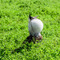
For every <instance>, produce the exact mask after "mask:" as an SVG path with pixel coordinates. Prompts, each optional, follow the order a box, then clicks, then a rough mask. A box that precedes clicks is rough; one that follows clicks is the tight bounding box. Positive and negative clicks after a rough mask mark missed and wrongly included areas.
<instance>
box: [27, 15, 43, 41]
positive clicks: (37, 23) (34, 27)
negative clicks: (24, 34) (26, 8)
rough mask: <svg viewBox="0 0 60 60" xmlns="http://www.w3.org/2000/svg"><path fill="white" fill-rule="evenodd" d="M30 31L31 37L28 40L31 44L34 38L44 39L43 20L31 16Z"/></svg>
mask: <svg viewBox="0 0 60 60" xmlns="http://www.w3.org/2000/svg"><path fill="white" fill-rule="evenodd" d="M28 29H29V33H30V36H28V38H27V39H29V42H31V40H32V39H33V37H34V38H35V40H41V39H42V36H41V31H42V29H43V23H42V21H41V20H39V19H37V18H36V17H31V16H30V15H29V24H28Z"/></svg>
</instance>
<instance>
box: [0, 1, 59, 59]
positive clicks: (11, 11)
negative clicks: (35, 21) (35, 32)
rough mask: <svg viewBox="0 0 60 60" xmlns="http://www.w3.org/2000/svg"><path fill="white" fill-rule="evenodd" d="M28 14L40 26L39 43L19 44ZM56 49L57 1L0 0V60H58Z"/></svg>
mask: <svg viewBox="0 0 60 60" xmlns="http://www.w3.org/2000/svg"><path fill="white" fill-rule="evenodd" d="M29 13H31V14H32V16H37V15H39V17H38V18H39V19H41V21H42V22H43V23H44V28H43V30H42V32H41V34H42V36H43V40H42V41H41V42H39V43H35V44H34V43H33V42H31V43H28V42H26V43H25V44H22V43H23V42H24V41H25V40H26V38H27V37H28V36H29V31H28V15H29ZM59 47H60V0H41V1H40V0H32V1H31V0H0V60H59V59H60V48H59ZM18 48H20V49H18ZM14 49H17V50H16V51H15V52H14V53H11V51H13V50H14Z"/></svg>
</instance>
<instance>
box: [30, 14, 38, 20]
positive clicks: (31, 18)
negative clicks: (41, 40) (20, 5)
mask: <svg viewBox="0 0 60 60" xmlns="http://www.w3.org/2000/svg"><path fill="white" fill-rule="evenodd" d="M37 17H38V16H35V17H32V16H31V14H29V21H31V20H33V19H35V18H37Z"/></svg>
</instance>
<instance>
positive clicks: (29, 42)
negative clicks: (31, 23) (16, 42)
mask: <svg viewBox="0 0 60 60" xmlns="http://www.w3.org/2000/svg"><path fill="white" fill-rule="evenodd" d="M35 42H37V43H38V42H39V41H38V40H37V41H36V40H35V39H33V37H32V36H28V37H27V38H26V39H25V40H24V42H23V43H22V46H21V47H19V48H17V49H15V50H13V51H12V53H15V52H17V53H18V52H21V53H23V52H22V50H23V49H27V51H29V50H31V46H32V43H33V44H34V43H35Z"/></svg>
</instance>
